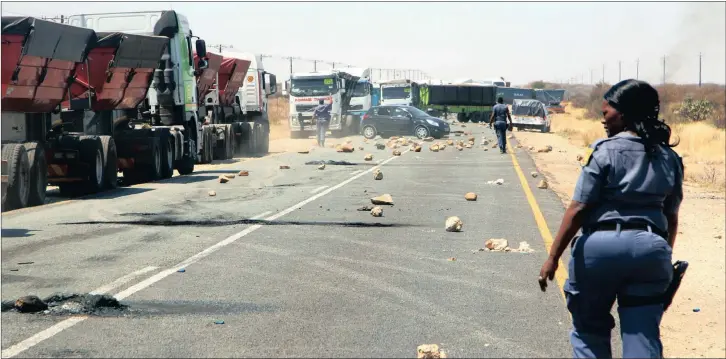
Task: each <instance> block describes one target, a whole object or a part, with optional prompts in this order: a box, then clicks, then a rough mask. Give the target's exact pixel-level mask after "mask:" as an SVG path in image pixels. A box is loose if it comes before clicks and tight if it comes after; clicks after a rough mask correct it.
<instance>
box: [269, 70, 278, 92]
mask: <svg viewBox="0 0 726 359" xmlns="http://www.w3.org/2000/svg"><path fill="white" fill-rule="evenodd" d="M276 93H277V76H275V75H273V74H270V95H273V94H276Z"/></svg>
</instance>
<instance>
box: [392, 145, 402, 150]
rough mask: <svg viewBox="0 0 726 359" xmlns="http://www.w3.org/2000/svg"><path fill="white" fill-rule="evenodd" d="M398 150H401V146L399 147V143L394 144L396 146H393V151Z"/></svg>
mask: <svg viewBox="0 0 726 359" xmlns="http://www.w3.org/2000/svg"><path fill="white" fill-rule="evenodd" d="M397 148H401V146H399V145H398V143H394V144H393V149H394V150H395V149H397Z"/></svg>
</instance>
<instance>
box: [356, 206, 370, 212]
mask: <svg viewBox="0 0 726 359" xmlns="http://www.w3.org/2000/svg"><path fill="white" fill-rule="evenodd" d="M372 210H373V207H371V206H363V207H360V208H358V209H357V210H356V211H359V212H370V211H372Z"/></svg>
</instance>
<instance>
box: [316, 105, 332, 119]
mask: <svg viewBox="0 0 726 359" xmlns="http://www.w3.org/2000/svg"><path fill="white" fill-rule="evenodd" d="M331 108H332V105H331V104H323V105H318V107H316V108H315V116H316V118H317V121H318V122H327V121H330V110H331Z"/></svg>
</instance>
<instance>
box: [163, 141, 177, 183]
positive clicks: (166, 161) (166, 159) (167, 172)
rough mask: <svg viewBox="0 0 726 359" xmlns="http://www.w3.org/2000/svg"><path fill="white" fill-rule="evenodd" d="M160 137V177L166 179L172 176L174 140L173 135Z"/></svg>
mask: <svg viewBox="0 0 726 359" xmlns="http://www.w3.org/2000/svg"><path fill="white" fill-rule="evenodd" d="M165 137H166V138H161V139H160V142H161V178H163V179H167V178H172V177H173V176H174V144H173V143H172V141H174V137H173V136H165Z"/></svg>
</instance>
